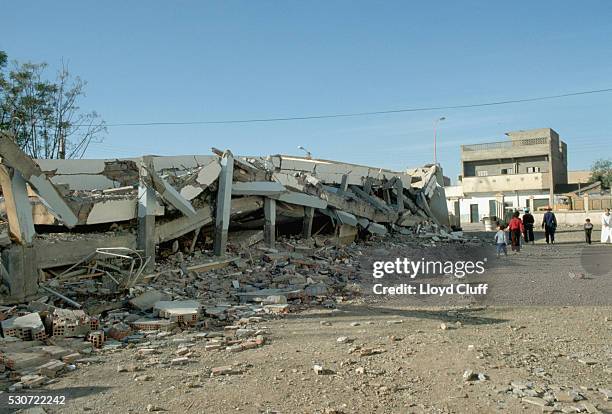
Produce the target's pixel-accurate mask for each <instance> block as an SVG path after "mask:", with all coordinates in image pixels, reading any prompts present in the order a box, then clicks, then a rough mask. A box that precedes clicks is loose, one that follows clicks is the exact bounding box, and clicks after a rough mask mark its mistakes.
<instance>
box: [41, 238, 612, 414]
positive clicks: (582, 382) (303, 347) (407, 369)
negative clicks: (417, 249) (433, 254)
mask: <svg viewBox="0 0 612 414" xmlns="http://www.w3.org/2000/svg"><path fill="white" fill-rule="evenodd" d="M474 234H476V235H479V236H483V235H482V234H480V233H478V234H477V233H474ZM484 237H486V238H488V239H490V238H492V234H490V233H489V234H485V235H484ZM538 237H541V235H540V234H538ZM597 237H598V234H595V235H594V238H595V239H597ZM607 247H608V246H603V247H602V246H591V248H593V249H601V248H607ZM584 248H585V246H584V243H583V241H582V233H581V232H580V231H578V230H576V229H565V230H563V229H562V230H561V231H560V232H559V233H558V243H557V244H556V245H554V246H547V245H546V244H544V243H543V242H542V241H541V240H538V242H537V243H536V244H535V245H534V246H525V248H524V249H523V251H522V252H521V253H519V254H512V253H510V254H509V256H508V257H507V258H501V259H500V260H499V261H496V263H495V265H492V266H491V269H490V271H489V272H487V273H485V274H484V275H483V276H481V277H480V279H479V280H483V281H491V282H492V283H493V281H496V283H495V284H492V292H491V295H493V296H492V297H491V298H490V299H489V300H488V301H487V302H486V303H481V302H479V301H478V300H474V298H473V297H462V298H459V299H456V300H455V302H453V303H452V304H449V305H441V304H440V303H434V304H429V303H428V302H427V301H426V300H425V301H418V300H415V299H414V298H412V297H406V296H395V297H388V296H385V297H378V296H372V295H367V294H366V295H365V296H364V297H362V298H360V299H358V300H354V301H351V302H348V303H345V304H341V305H339V306H338V307H337V308H336V309H325V308H314V309H313V308H309V309H307V308H305V309H304V310H303V311H302V312H298V313H293V314H290V315H288V316H285V317H279V318H276V319H273V320H266V321H263V322H260V323H258V324H257V328H258V329H261V330H264V331H265V332H267V338H268V342H267V343H266V345H265V346H263V347H261V348H257V349H252V350H246V351H243V352H237V353H232V352H228V351H226V350H216V351H207V350H205V349H204V347H205V344H206V340H205V339H200V337H199V336H197V335H196V332H184V333H182V334H179V335H173V336H168V337H165V338H161V339H155V340H153V339H152V340H151V341H150V343H145V344H142V343H141V344H137V345H136V346H134V347H130V348H127V349H122V350H118V351H116V352H114V353H109V352H105V353H103V354H101V355H99V356H97V357H95V358H97V359H94V360H92V363H91V364H90V365H89V366H86V367H79V368H78V369H77V370H76V371H75V372H72V373H69V374H67V375H65V376H63V377H61V378H60V379H59V380H58V381H57V382H56V383H54V384H52V385H49V386H47V387H46V388H45V389H44V390H38V391H37V394H44V393H46V392H48V393H55V394H61V395H65V396H66V400H67V403H66V405H63V406H46V407H45V409H46V412H49V413H76V412H79V413H80V412H93V413H113V414H116V413H143V412H147V411H155V410H159V411H162V410H163V411H165V412H170V413H230V412H242V413H276V412H278V413H496V412H507V413H518V412H520V413H532V412H533V413H540V412H543V411H552V410H553V409H556V410H558V411H559V412H580V411H583V412H610V413H612V401H607V398H608V397H609V398H611V399H612V395H608V396H606V394H604V393H605V392H606V391H605V390H606V389H607V390H610V389H611V388H612V306H610V300H611V296H612V290H610V286H611V284H610V280H611V279H612V273H605V272H604V271H605V269H603V270H602V268H601V266H600V267H599V268H597V269H599V270H595V271H587V270H589V269H591V270H592V269H593V267H590V268H589V266H590V265H589V264H588V263H591V264H593V261H595V262H598V263H600V262H601V263H604V264H605V260H606V259H602V257H604V258H605V257H610V256H612V246H610V248H609V249H608V250H607V251H605V250H604V251H603V252H604V255H603V256H602V255H601V251H599V255H596V256H590V254H591V252H592V251H594V250H591V251H588V250H586V251H585V250H584ZM606 252H607V253H606ZM393 253H394V254H395V253H396V252H393ZM399 253H401V252H399ZM585 257H586V260H585ZM602 260H603V262H602ZM584 263H587V265H586V267H587V268H588V269H587V270H585V265H584ZM596 264H597V263H596ZM606 266H607V265H606ZM608 269H609V268H608ZM362 270H363V271H364V273H367V269H362ZM370 278H371V277H370ZM366 281H367V274H365V275H364V283H363V289H364V293H367V291H368V289H369V286H368V283H367V282H366ZM470 282H471V281H470ZM493 288H494V289H493ZM551 295H552V296H553V298H552V299H551V297H550V296H551ZM186 345H187V346H189V347H190V349H191V350H192V351H193V352H194V354H195V356H192V357H191V358H190V362H189V363H187V364H185V365H172V364H171V363H170V360H171V359H172V358H176V355H175V352H176V351H177V349H178V348H179V347H185V346H186ZM139 348H149V349H151V348H152V349H153V351H147V353H145V354H141V353H140V352H139V351H138V349H139ZM226 365H231V366H233V368H234V371H235V373H234V374H233V375H222V376H211V369H212V368H214V367H219V366H226ZM315 365H318V366H320V367H321V368H322V370H321V372H319V373H317V372H315V369H314V368H313V367H314V366H315ZM119 367H123V368H125V367H130V369H131V368H136V367H137V368H139V370H138V371H136V372H129V370H128V372H118V368H119ZM466 371H467V372H466ZM470 371H471V372H470ZM479 374H480V378H478V375H479ZM600 389H602V390H604V391H600ZM554 400H556V401H557V402H553V401H554ZM547 401H548V402H547ZM544 404H548V405H546V406H545V407H542V406H541V405H544ZM553 405H554V408H553Z"/></svg>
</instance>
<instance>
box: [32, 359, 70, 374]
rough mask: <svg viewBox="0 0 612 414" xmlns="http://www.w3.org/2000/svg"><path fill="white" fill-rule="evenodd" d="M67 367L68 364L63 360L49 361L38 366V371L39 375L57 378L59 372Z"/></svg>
mask: <svg viewBox="0 0 612 414" xmlns="http://www.w3.org/2000/svg"><path fill="white" fill-rule="evenodd" d="M65 367H66V364H65V363H63V362H62V361H57V360H54V361H49V362H47V363H46V364H43V365H41V366H40V367H38V369H37V372H38V374H39V375H42V376H44V377H49V378H55V377H56V376H57V374H58V373H59V372H60V371H62V370H63V369H64V368H65Z"/></svg>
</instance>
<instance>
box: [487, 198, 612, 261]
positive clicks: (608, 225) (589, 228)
mask: <svg viewBox="0 0 612 414" xmlns="http://www.w3.org/2000/svg"><path fill="white" fill-rule="evenodd" d="M520 215H521V214H520V213H519V211H518V210H517V211H515V212H514V213H513V214H512V218H511V219H510V221H509V222H508V226H505V225H504V224H503V223H500V222H498V223H497V233H495V244H496V246H497V256H498V257H499V255H500V254H502V253H504V254H505V255H508V249H507V247H506V246H507V245H508V241H510V245H511V246H512V251H514V252H520V251H521V239H523V240H525V243H532V244H534V243H535V237H534V234H533V227H534V225H535V218H534V217H533V215H532V214H531V213H530V212H529V209H528V208H526V209H525V210H524V214H523V218H522V219H521V217H520ZM542 228H543V229H544V234H545V237H546V244H554V243H555V232H556V230H557V217H556V216H555V213H553V212H552V209H551V208H550V207H548V208H547V209H546V213H544V217H543V219H542ZM592 232H593V224H592V223H591V219H589V218H587V219H586V221H585V223H584V234H585V239H586V242H587V243H588V244H591V234H592ZM508 239H509V240H508ZM601 242H602V243H612V214H611V213H610V209H609V208H607V209H606V210H605V212H604V213H603V214H602V215H601Z"/></svg>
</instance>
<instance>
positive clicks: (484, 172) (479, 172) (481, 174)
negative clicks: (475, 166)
mask: <svg viewBox="0 0 612 414" xmlns="http://www.w3.org/2000/svg"><path fill="white" fill-rule="evenodd" d="M477 174H478V176H479V177H486V176H487V175H489V172H488V171H478V173H477Z"/></svg>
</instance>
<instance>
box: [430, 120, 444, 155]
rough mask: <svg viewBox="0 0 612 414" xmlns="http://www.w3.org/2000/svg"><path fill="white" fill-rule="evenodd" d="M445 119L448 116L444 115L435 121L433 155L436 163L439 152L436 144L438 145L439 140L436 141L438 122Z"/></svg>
mask: <svg viewBox="0 0 612 414" xmlns="http://www.w3.org/2000/svg"><path fill="white" fill-rule="evenodd" d="M445 119H446V117H444V116H442V117H440V118H438V119H436V120H435V121H434V122H433V133H434V136H433V138H434V140H433V156H434V165H437V164H438V152H437V148H436V145H437V142H436V141H437V131H436V127H437V126H438V122H441V121H444V120H445Z"/></svg>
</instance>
